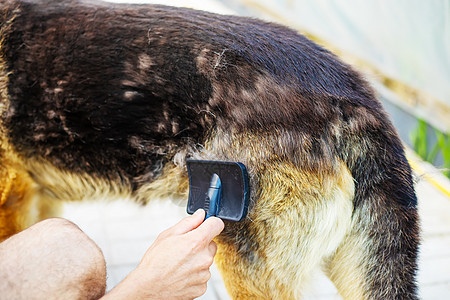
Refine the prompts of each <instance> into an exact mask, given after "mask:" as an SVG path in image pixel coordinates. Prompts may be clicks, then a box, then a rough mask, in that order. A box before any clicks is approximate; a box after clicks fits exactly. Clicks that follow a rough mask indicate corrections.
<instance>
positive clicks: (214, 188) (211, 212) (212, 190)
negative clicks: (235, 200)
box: [205, 173, 222, 220]
mask: <svg viewBox="0 0 450 300" xmlns="http://www.w3.org/2000/svg"><path fill="white" fill-rule="evenodd" d="M221 190H222V182H221V181H220V178H219V176H218V175H217V174H215V173H214V174H213V176H212V177H211V181H210V183H209V189H208V193H207V194H206V199H205V210H206V216H205V220H206V219H208V218H209V217H211V216H217V213H218V212H219V202H220V196H221Z"/></svg>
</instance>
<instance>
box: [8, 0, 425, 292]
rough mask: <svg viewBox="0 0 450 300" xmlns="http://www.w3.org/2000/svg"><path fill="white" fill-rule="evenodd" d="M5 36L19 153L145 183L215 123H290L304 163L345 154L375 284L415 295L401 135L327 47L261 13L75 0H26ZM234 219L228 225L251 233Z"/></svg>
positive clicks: (294, 148) (289, 145)
mask: <svg viewBox="0 0 450 300" xmlns="http://www.w3.org/2000/svg"><path fill="white" fill-rule="evenodd" d="M1 5H2V10H3V11H6V10H8V9H9V10H12V9H13V8H14V7H16V4H15V3H14V2H13V1H2V2H1ZM4 15H5V14H4ZM5 24H6V21H5V19H4V20H3V25H2V26H5ZM4 37H5V41H4V48H3V49H2V50H3V52H4V56H5V60H6V64H7V70H8V71H9V72H10V75H9V84H8V98H9V99H8V101H9V104H10V106H9V109H8V111H7V112H6V113H5V115H4V116H3V124H4V126H5V128H6V129H7V132H8V135H9V136H8V138H9V139H10V141H11V144H12V145H13V146H14V149H15V151H17V152H18V153H19V154H20V155H22V156H23V157H25V158H33V157H38V158H40V157H44V158H45V159H46V160H48V161H50V162H51V163H52V164H53V165H55V166H56V167H58V168H60V169H66V170H70V171H72V172H75V173H77V172H78V173H84V172H87V173H89V174H96V175H97V176H99V177H102V178H105V179H110V178H121V179H122V180H124V181H127V182H130V183H131V185H132V187H133V188H134V189H137V188H139V187H140V186H141V185H143V184H145V183H148V182H150V181H152V180H154V179H156V178H158V176H159V175H160V174H161V170H162V167H163V166H164V165H165V164H166V163H167V162H168V161H170V160H171V159H173V157H174V155H175V154H176V153H178V152H180V151H181V150H182V149H192V148H194V149H195V148H196V147H198V146H199V145H200V146H201V145H204V143H205V141H206V139H207V137H209V136H210V134H211V132H212V131H213V130H219V131H221V132H235V133H236V132H237V133H240V132H241V133H245V132H259V133H261V134H262V135H264V134H273V132H288V133H289V134H287V135H286V138H283V137H282V136H281V135H280V137H279V139H278V140H277V141H276V142H274V143H273V149H274V150H273V151H274V152H275V153H277V154H280V156H282V157H285V158H286V159H287V160H289V161H292V162H295V164H296V165H298V166H299V167H300V168H305V169H308V170H321V169H325V168H331V167H332V158H333V157H337V158H340V159H341V160H342V161H344V162H345V163H346V165H347V166H348V168H349V170H350V171H351V173H352V176H353V178H354V180H355V184H356V186H355V193H356V194H355V198H354V205H355V210H361V209H364V210H365V211H367V213H370V216H369V217H368V218H370V221H367V220H361V224H369V225H367V226H370V228H365V227H364V226H365V225H364V226H363V225H361V227H359V228H355V231H358V230H359V231H363V230H367V234H368V235H370V236H371V238H372V239H373V240H374V241H376V243H374V244H373V245H372V246H373V248H372V249H368V252H371V253H372V254H371V257H372V258H373V260H374V261H372V262H371V263H370V266H369V267H368V268H370V270H369V273H370V275H369V277H370V278H371V281H370V283H368V285H369V286H368V287H367V295H370V298H373V299H380V298H383V296H382V295H383V294H382V291H383V289H385V288H386V287H389V286H391V287H392V286H395V287H396V289H397V294H390V296H392V297H393V298H396V299H414V298H416V295H417V291H416V283H415V279H414V277H415V273H416V268H417V267H416V260H417V249H418V239H419V238H418V220H417V208H416V205H417V199H416V196H415V193H414V187H413V182H412V178H411V170H410V167H409V165H408V163H407V161H406V159H405V157H404V152H403V147H402V144H401V142H400V140H399V138H398V136H397V133H396V132H395V129H394V128H393V126H392V124H391V122H390V121H389V119H388V117H387V115H386V113H385V112H384V110H383V109H382V107H381V105H380V103H379V102H378V100H376V97H375V95H374V92H373V91H372V89H371V88H370V87H369V86H368V84H367V83H366V82H365V81H364V80H363V79H362V78H361V77H360V76H359V75H358V74H357V73H356V72H355V71H354V70H353V69H352V68H351V67H349V66H348V65H346V64H344V63H342V62H341V61H340V60H338V59H337V58H336V57H335V56H334V55H333V54H331V53H330V52H328V51H327V50H325V49H323V48H321V47H320V46H318V45H316V44H314V43H313V42H311V41H309V40H308V39H306V38H305V37H304V36H302V35H300V34H298V33H296V32H294V31H292V30H290V29H288V28H286V27H283V26H279V25H276V24H269V23H265V22H262V21H259V20H255V19H249V18H242V17H235V16H221V15H215V14H210V13H206V12H199V11H194V10H190V9H180V8H171V7H165V6H158V5H142V6H140V5H113V4H101V3H94V4H90V2H89V3H84V4H83V3H80V2H77V1H60V2H58V1H21V2H20V13H18V16H17V18H16V19H15V20H14V23H13V26H12V28H11V29H9V30H8V34H5V35H4ZM3 101H5V99H3ZM277 147H278V148H277ZM188 153H189V151H188ZM188 155H189V154H188ZM30 172H32V171H30ZM239 226H241V225H239ZM230 228H234V229H236V228H238V227H230ZM236 230H237V229H236ZM236 230H231V231H230V230H229V231H226V232H225V233H224V235H227V234H229V235H230V239H235V240H236V241H237V240H238V238H237V237H238V236H240V235H244V240H245V239H247V241H248V240H249V239H251V238H250V237H249V236H248V234H247V233H245V226H244V228H241V230H242V231H240V233H237V232H236ZM243 247H244V246H243ZM245 247H246V246H245ZM254 247H256V246H254ZM244 250H245V249H244ZM244 250H243V251H244ZM247 250H248V249H247ZM247 250H245V251H247ZM245 251H244V252H245ZM249 251H250V250H249ZM250 252H251V251H250ZM249 255H250V254H249ZM392 270H396V271H395V272H397V273H396V275H395V276H396V277H395V278H394V277H392V276H390V275H391V274H393V273H392V272H393V271H392ZM395 272H394V273H395ZM386 274H388V275H386ZM399 278H401V279H400V280H401V281H402V282H399Z"/></svg>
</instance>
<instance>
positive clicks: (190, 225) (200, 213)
mask: <svg viewBox="0 0 450 300" xmlns="http://www.w3.org/2000/svg"><path fill="white" fill-rule="evenodd" d="M204 219H205V211H204V210H203V209H201V208H200V209H198V210H197V211H196V212H195V213H194V214H193V215H191V216H187V217H185V218H183V219H182V220H181V221H180V222H178V223H177V224H175V225H174V226H173V227H172V232H173V233H175V234H184V233H186V232H189V231H191V230H194V229H195V228H197V227H198V226H200V224H202V222H203V220H204Z"/></svg>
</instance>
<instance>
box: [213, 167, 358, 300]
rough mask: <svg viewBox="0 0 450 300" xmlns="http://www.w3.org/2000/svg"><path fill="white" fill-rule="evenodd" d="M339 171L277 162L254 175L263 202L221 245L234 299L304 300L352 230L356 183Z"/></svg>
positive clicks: (220, 261)
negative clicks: (325, 262) (305, 292)
mask: <svg viewBox="0 0 450 300" xmlns="http://www.w3.org/2000/svg"><path fill="white" fill-rule="evenodd" d="M338 170H339V172H330V173H328V172H326V171H323V172H320V173H319V172H311V171H305V170H302V169H299V168H298V167H296V166H295V165H294V164H292V163H290V162H286V161H272V162H270V163H267V164H263V165H260V167H259V168H258V170H257V171H256V172H253V174H257V175H256V176H257V177H258V178H259V180H257V181H258V183H257V186H258V188H257V191H254V193H255V194H256V195H255V196H256V198H257V199H258V200H257V201H256V203H253V207H252V208H251V212H250V214H249V218H247V219H246V220H245V221H244V222H241V223H229V224H226V226H225V231H224V233H223V234H221V235H220V236H219V237H218V238H217V240H216V242H217V244H218V253H217V256H216V263H217V265H218V268H219V269H220V270H221V272H222V275H223V277H224V281H225V285H226V286H227V289H228V291H229V293H230V294H231V296H232V298H234V299H251V298H257V299H298V298H300V297H301V290H303V289H304V287H305V286H306V285H307V282H308V277H309V275H311V273H312V271H313V270H314V269H316V268H317V267H318V266H319V265H321V263H322V262H323V260H324V259H325V258H326V257H327V256H330V255H331V254H332V253H334V251H335V250H336V248H337V247H338V245H339V244H340V243H341V241H342V239H343V238H344V236H345V234H346V233H347V231H348V230H349V226H350V220H351V213H352V209H353V206H352V199H353V193H354V184H353V178H352V176H351V174H350V173H349V171H348V169H347V168H346V167H345V165H344V164H342V163H341V164H340V167H339V168H338ZM254 171H255V170H254ZM254 177H255V176H254ZM253 186H255V182H253Z"/></svg>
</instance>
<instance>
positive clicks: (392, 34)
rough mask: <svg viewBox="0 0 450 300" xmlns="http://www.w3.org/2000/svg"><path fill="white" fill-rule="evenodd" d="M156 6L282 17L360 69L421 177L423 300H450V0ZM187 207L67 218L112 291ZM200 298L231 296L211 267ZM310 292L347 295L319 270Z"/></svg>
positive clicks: (240, 0)
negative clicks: (91, 249)
mask: <svg viewBox="0 0 450 300" xmlns="http://www.w3.org/2000/svg"><path fill="white" fill-rule="evenodd" d="M111 2H135V3H159V4H166V5H174V6H183V7H191V8H196V9H201V10H208V11H212V12H216V13H221V14H236V15H245V16H251V17H256V18H260V19H265V20H268V21H272V22H277V23H282V24H285V25H287V26H289V27H291V28H293V29H296V30H298V31H299V32H301V33H303V34H305V35H307V36H308V37H309V38H311V39H313V40H314V41H316V42H317V43H319V44H321V45H323V46H324V47H325V48H327V49H329V50H331V51H333V52H334V53H336V54H337V55H338V56H340V57H341V58H342V59H343V60H344V61H346V62H348V63H350V64H351V65H353V66H354V67H355V68H356V69H358V70H360V71H361V72H362V73H363V74H364V76H365V77H366V78H367V79H368V80H369V81H370V82H371V83H372V85H373V86H374V87H375V89H376V91H377V93H378V94H379V98H380V100H381V101H382V102H383V105H384V107H385V108H386V110H387V111H388V113H389V114H390V115H391V118H392V120H393V122H394V125H395V126H396V127H397V129H398V131H399V133H400V135H401V137H402V139H403V142H404V143H405V145H406V146H407V155H408V160H409V161H410V163H411V165H412V167H413V169H414V172H415V176H416V181H417V188H416V189H417V194H418V197H419V211H420V216H421V220H422V240H423V245H422V248H421V255H420V267H419V269H420V270H419V276H418V280H419V286H420V294H421V297H422V299H433V300H434V299H450V181H449V179H448V177H450V1H448V0H430V1H421V0H398V1H388V0H367V1H357V0H345V1H344V0H258V1H256V0H227V1H225V0H185V1H183V0H167V1H163V0H160V1H138V0H136V1H113V0H111ZM185 215H186V213H185V207H184V204H179V203H173V202H171V201H170V200H155V201H153V202H151V203H150V204H149V205H148V206H146V207H139V206H137V205H136V204H134V203H132V201H130V200H127V199H121V200H119V201H114V202H110V201H107V200H106V199H105V201H101V202H95V203H67V204H66V206H65V213H64V217H66V218H68V219H70V220H72V221H74V222H75V223H77V224H78V225H79V226H80V227H81V228H82V229H83V230H85V231H86V232H87V233H88V234H89V235H90V236H91V237H92V238H93V239H94V240H95V241H96V242H97V243H98V244H99V245H100V247H101V248H102V250H103V252H104V254H105V257H106V260H107V265H108V288H109V289H110V288H112V287H113V286H114V285H116V284H117V283H118V282H120V281H121V280H122V279H123V278H124V277H125V276H126V274H127V273H128V272H129V271H131V270H132V269H133V268H135V266H136V265H137V264H138V263H139V261H140V259H141V257H142V255H143V254H144V252H145V250H146V249H147V247H148V246H149V245H150V244H151V243H152V241H153V240H154V239H155V238H156V236H157V235H158V233H159V232H161V231H162V230H164V229H166V228H168V227H169V226H171V225H173V224H175V223H176V222H177V221H178V220H179V219H180V218H182V217H184V216H185ZM201 298H202V299H229V297H228V295H227V293H226V290H225V288H224V286H223V283H222V280H221V278H220V274H219V273H218V272H217V271H216V270H215V268H213V278H212V279H211V281H210V283H209V287H208V291H207V293H206V294H205V296H203V297H201ZM305 298H306V299H341V298H340V296H339V295H338V294H337V292H336V289H335V288H334V286H333V285H332V283H331V282H330V281H329V280H328V279H327V278H326V277H325V276H324V275H323V274H322V273H321V271H320V270H317V275H316V280H315V281H314V284H313V285H312V286H310V287H309V289H308V291H306V294H305Z"/></svg>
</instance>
